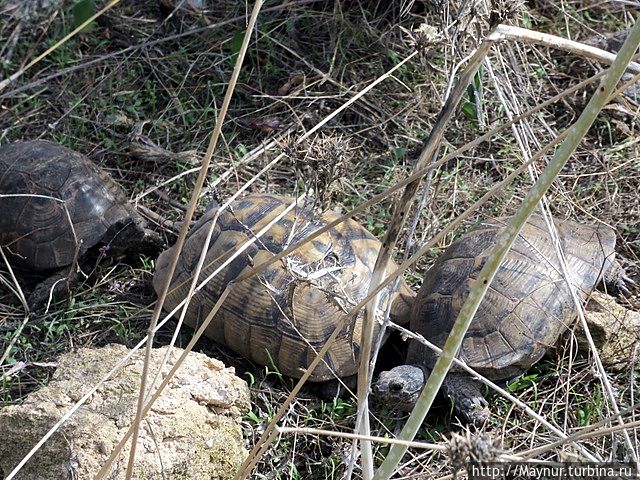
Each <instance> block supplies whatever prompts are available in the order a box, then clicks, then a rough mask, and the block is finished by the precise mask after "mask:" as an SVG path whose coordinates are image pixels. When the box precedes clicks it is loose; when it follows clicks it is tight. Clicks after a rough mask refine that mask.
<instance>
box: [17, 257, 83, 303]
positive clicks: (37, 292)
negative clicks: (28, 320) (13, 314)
mask: <svg viewBox="0 0 640 480" xmlns="http://www.w3.org/2000/svg"><path fill="white" fill-rule="evenodd" d="M77 280H78V271H77V269H76V268H71V267H65V268H64V269H62V270H59V271H57V272H55V273H54V274H53V275H51V276H50V277H48V278H45V279H44V280H43V281H42V282H40V283H39V284H38V285H36V287H35V288H34V290H33V292H31V295H29V298H27V303H28V304H29V310H31V311H32V312H40V311H43V310H44V309H45V307H46V308H48V306H49V303H50V299H51V300H54V299H55V298H56V297H60V296H61V295H63V294H64V293H65V292H66V293H67V294H69V293H70V288H71V286H72V285H73V284H74V283H76V281H77Z"/></svg>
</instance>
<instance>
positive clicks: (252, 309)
mask: <svg viewBox="0 0 640 480" xmlns="http://www.w3.org/2000/svg"><path fill="white" fill-rule="evenodd" d="M291 202H293V199H291V198H287V197H282V196H276V195H249V196H247V197H244V198H242V199H240V200H237V201H235V202H233V203H232V204H231V205H230V208H229V209H228V210H225V211H222V212H221V215H220V217H219V218H218V220H217V222H216V223H215V226H214V229H213V235H212V239H211V244H210V247H209V250H208V252H207V257H206V262H205V265H206V267H205V268H203V271H202V273H201V275H200V280H202V279H204V278H206V277H208V276H209V275H210V274H211V273H212V272H213V271H214V270H215V269H216V268H218V266H220V265H221V264H222V263H223V262H225V261H226V260H227V259H228V258H229V257H230V256H231V255H232V254H233V253H234V252H235V251H236V250H237V249H238V248H239V247H241V246H242V245H243V244H245V243H246V242H247V241H249V240H251V239H252V238H254V234H256V233H257V232H258V231H259V230H260V229H262V228H263V227H264V226H265V225H267V224H268V223H269V222H270V221H272V220H273V219H274V218H275V217H276V216H277V215H279V214H280V213H282V212H283V211H284V209H285V208H286V207H287V206H289V205H291ZM216 212H217V208H210V209H209V210H208V211H207V213H205V215H204V216H203V217H202V218H201V219H200V220H199V221H198V222H197V224H196V225H194V227H193V230H192V231H191V232H190V234H189V236H188V237H187V240H186V243H185V245H184V248H183V250H182V253H181V255H180V258H179V263H178V265H177V268H176V272H175V275H174V277H173V279H172V282H171V290H170V293H169V295H168V297H167V300H166V302H165V304H164V308H165V310H167V311H171V310H173V309H174V308H175V307H176V306H177V305H178V304H179V303H180V302H181V301H182V300H183V299H184V298H185V297H186V295H187V292H188V288H189V280H190V279H191V277H192V275H193V272H194V269H195V266H196V263H197V261H198V258H199V256H200V254H201V251H202V248H203V245H204V240H205V237H206V235H207V231H208V229H209V228H210V226H211V224H212V222H213V220H214V218H215V214H216ZM335 218H337V215H336V214H334V213H332V212H325V213H323V214H321V215H319V214H315V213H314V211H313V209H312V208H310V207H308V206H305V205H300V206H296V208H294V209H293V210H291V211H290V212H289V213H288V214H286V215H285V216H284V217H283V218H282V219H281V220H279V221H278V222H277V223H276V224H275V225H274V226H273V227H272V228H271V229H270V230H269V231H268V232H267V233H266V234H265V235H264V236H262V237H260V239H258V240H257V241H256V242H255V243H254V244H253V245H251V246H250V247H249V248H248V249H247V250H245V251H244V252H243V253H242V254H241V255H240V256H238V257H237V258H235V259H234V260H233V261H232V262H231V263H230V264H229V265H228V266H227V267H225V268H224V270H222V271H221V272H220V273H219V274H218V275H216V276H215V277H214V278H213V279H212V280H211V281H210V282H209V283H208V284H206V286H205V287H204V288H203V289H202V290H200V291H199V292H198V293H197V294H196V295H195V296H194V297H193V299H192V301H191V303H190V305H189V308H188V310H187V313H186V317H185V322H186V323H187V324H188V325H190V326H191V327H194V328H196V327H198V326H199V325H200V324H201V321H202V320H203V319H204V318H205V317H206V316H207V315H208V314H209V312H210V311H211V308H212V307H213V306H214V304H215V303H216V301H217V300H218V298H219V297H220V295H221V293H222V292H223V291H224V289H225V288H226V286H227V285H228V284H229V282H231V281H233V280H235V279H236V278H238V276H239V275H241V274H243V273H245V272H247V271H250V270H251V269H252V268H253V266H255V265H259V264H261V263H262V262H264V261H265V260H267V259H269V258H271V257H272V256H273V255H274V254H277V253H279V252H281V251H282V250H283V249H284V248H285V247H286V246H287V245H290V244H292V243H295V242H297V241H299V240H301V239H303V238H305V237H306V236H307V235H308V234H310V233H311V232H313V231H315V230H317V229H318V228H321V227H322V226H324V225H326V224H327V223H328V222H330V221H332V220H334V219H335ZM379 249H380V242H379V241H378V240H377V239H376V238H375V237H374V236H373V235H371V234H370V233H369V232H368V231H367V230H366V229H364V228H363V227H361V226H360V225H358V224H357V223H356V222H354V221H352V220H347V221H345V222H343V223H340V224H339V225H337V226H335V227H333V228H332V229H330V230H329V231H327V232H325V233H324V234H322V235H321V236H319V237H317V238H316V239H314V240H313V241H311V242H309V243H307V244H306V245H304V246H303V247H301V248H300V249H298V250H296V251H295V252H294V253H292V254H291V255H289V256H287V257H286V258H285V259H284V260H282V261H278V262H275V263H273V264H272V265H270V266H269V267H268V268H267V269H266V270H265V271H264V272H262V273H260V274H259V275H255V276H252V277H250V278H248V279H247V280H245V281H243V282H240V283H238V284H236V285H235V286H234V287H233V288H232V289H231V291H230V293H229V296H228V297H227V299H226V300H225V302H224V303H223V304H222V307H221V309H220V310H219V311H218V313H217V314H216V315H215V317H214V318H213V320H212V321H211V323H210V324H209V326H208V328H207V330H206V332H205V335H206V336H207V337H209V338H211V339H213V340H214V341H215V342H217V343H219V344H221V345H224V346H226V347H228V348H230V349H231V350H233V351H235V352H237V353H239V354H241V355H242V356H244V357H246V358H249V359H251V360H252V361H254V362H256V363H258V364H261V365H266V366H275V367H277V369H278V370H279V371H280V373H282V374H284V375H287V376H290V377H298V378H299V377H300V376H301V375H302V374H303V372H304V369H306V368H307V366H308V365H309V364H310V363H311V361H312V360H313V358H315V356H316V354H315V351H316V350H320V348H322V346H323V345H324V343H325V341H326V340H327V338H328V337H329V336H330V335H331V334H332V332H333V331H334V329H335V328H336V326H337V325H338V322H339V321H340V319H341V318H344V316H345V314H346V312H348V311H349V310H350V309H351V308H352V307H353V306H354V305H355V304H356V303H357V302H358V301H359V300H361V299H362V298H364V296H365V295H366V293H367V289H368V288H369V283H370V280H371V273H372V269H373V266H374V264H375V260H376V256H377V254H378V250H379ZM172 253H173V248H171V249H169V250H168V251H166V252H164V253H163V254H162V255H160V257H159V258H158V261H157V263H156V273H155V275H154V279H153V284H154V287H155V289H156V291H159V290H160V288H161V287H162V285H163V284H164V283H163V282H165V281H166V275H167V265H168V262H169V260H170V257H171V255H172ZM392 268H395V266H393V267H392ZM389 297H390V296H389V292H388V291H386V292H384V294H383V295H382V301H381V304H382V308H386V307H387V306H388V302H389V300H390V298H389ZM413 297H414V294H413V293H412V292H411V290H410V289H409V288H408V287H407V285H406V284H405V283H404V282H402V283H401V284H400V288H399V294H394V295H393V299H392V300H393V303H392V308H391V315H392V317H393V318H394V319H395V320H398V321H402V320H403V319H405V321H406V319H408V312H409V308H410V302H411V300H412V298H413ZM360 332H361V315H357V317H356V318H355V319H352V320H350V321H348V322H347V323H346V326H345V327H344V328H343V330H342V331H341V332H340V334H339V336H338V338H337V340H336V341H335V343H334V344H333V346H332V347H331V348H330V350H329V351H328V352H327V354H326V356H325V357H324V362H321V363H320V364H319V365H318V367H317V368H316V369H315V370H314V371H313V373H312V374H311V376H310V378H309V380H310V381H312V382H323V381H327V380H331V379H333V378H334V375H335V376H337V377H340V378H344V377H350V376H353V375H355V374H356V372H357V369H358V352H359V342H360ZM352 378H353V377H352ZM325 393H328V392H326V391H325Z"/></svg>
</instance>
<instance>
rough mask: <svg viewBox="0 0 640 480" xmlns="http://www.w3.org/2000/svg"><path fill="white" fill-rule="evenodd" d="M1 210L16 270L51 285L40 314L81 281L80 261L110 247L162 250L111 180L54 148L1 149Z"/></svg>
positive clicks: (2, 231)
mask: <svg viewBox="0 0 640 480" xmlns="http://www.w3.org/2000/svg"><path fill="white" fill-rule="evenodd" d="M0 210H1V211H2V212H3V214H2V215H0V246H2V247H4V248H5V251H6V252H7V253H8V259H9V262H10V263H11V264H12V265H14V266H15V267H17V268H18V269H20V270H22V271H28V272H39V273H40V274H44V275H45V276H46V277H47V278H46V279H45V280H44V281H42V282H41V283H40V284H39V285H37V286H36V287H35V289H34V290H33V292H32V294H31V295H30V297H29V300H28V303H29V305H30V307H31V309H35V310H37V309H39V308H41V307H42V306H43V305H44V303H45V302H46V301H47V299H48V298H49V295H50V293H51V294H52V295H57V294H58V293H60V292H61V291H63V290H64V289H65V288H68V284H70V283H72V282H73V281H74V280H75V279H76V278H77V268H76V263H77V260H78V259H82V258H83V256H85V254H86V252H87V251H88V250H89V249H92V248H93V247H95V246H97V245H102V246H103V247H104V249H103V250H102V251H103V252H106V250H107V249H108V250H109V254H110V255H111V254H114V255H115V254H118V253H122V252H124V251H125V249H127V248H129V247H133V246H141V247H142V246H147V245H150V246H159V241H160V240H159V236H158V235H157V234H155V233H154V232H151V231H148V230H146V229H145V226H146V224H145V221H144V220H143V218H142V217H141V216H140V215H139V214H138V213H137V212H136V211H135V209H134V208H133V207H132V206H131V205H130V204H129V202H128V201H127V198H126V196H125V194H124V192H123V191H122V190H121V189H120V187H119V186H118V185H117V184H116V182H115V181H114V180H113V178H111V176H110V175H109V174H108V173H107V172H105V171H104V170H102V169H100V168H99V167H98V166H96V165H95V164H93V163H92V162H91V161H90V160H89V159H88V158H87V157H85V156H84V155H81V154H79V153H77V152H74V151H73V150H70V149H68V148H66V147H63V146H61V145H57V144H55V143H52V142H48V141H43V140H34V141H24V142H16V143H12V144H7V145H3V146H2V147H0ZM40 276H41V275H40ZM52 289H53V292H51V290H52Z"/></svg>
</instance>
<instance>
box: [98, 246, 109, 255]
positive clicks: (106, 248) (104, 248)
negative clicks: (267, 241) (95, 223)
mask: <svg viewBox="0 0 640 480" xmlns="http://www.w3.org/2000/svg"><path fill="white" fill-rule="evenodd" d="M109 248H110V247H109V245H103V246H101V247H100V248H99V249H98V251H99V252H100V255H102V256H103V257H106V256H107V253H108V252H109Z"/></svg>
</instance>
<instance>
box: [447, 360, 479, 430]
mask: <svg viewBox="0 0 640 480" xmlns="http://www.w3.org/2000/svg"><path fill="white" fill-rule="evenodd" d="M442 393H443V394H444V395H445V396H447V397H449V398H450V399H451V401H452V402H453V407H454V409H455V412H456V414H457V415H458V416H460V417H461V418H462V419H463V420H464V421H466V422H467V423H472V424H474V425H478V426H479V425H482V424H483V423H484V422H485V421H486V420H487V419H488V418H489V414H490V411H489V408H488V406H489V404H488V403H487V401H486V400H485V399H484V395H483V393H482V384H481V383H480V382H479V381H477V380H474V379H473V378H472V377H470V376H469V374H468V373H455V372H454V373H448V374H447V376H446V378H445V379H444V382H443V383H442Z"/></svg>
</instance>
